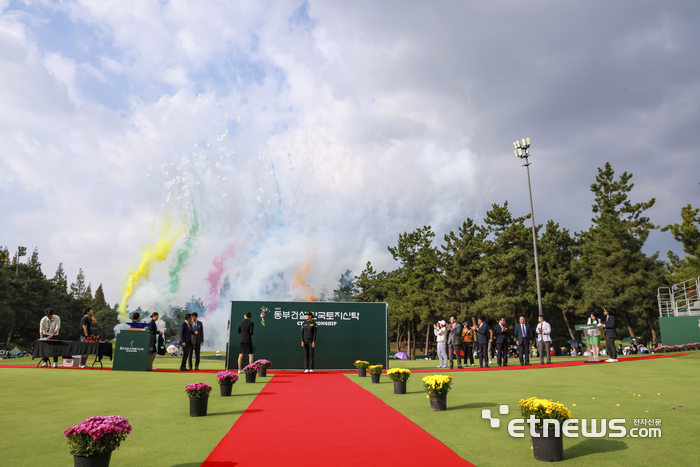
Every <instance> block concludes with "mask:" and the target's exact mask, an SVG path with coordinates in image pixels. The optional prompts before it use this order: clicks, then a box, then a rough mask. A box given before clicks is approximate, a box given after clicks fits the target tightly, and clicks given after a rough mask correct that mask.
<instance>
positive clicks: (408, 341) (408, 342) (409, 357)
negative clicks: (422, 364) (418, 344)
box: [406, 321, 413, 360]
mask: <svg viewBox="0 0 700 467" xmlns="http://www.w3.org/2000/svg"><path fill="white" fill-rule="evenodd" d="M406 346H407V347H408V348H407V349H406V350H407V351H406V353H407V354H408V359H409V360H413V359H412V358H411V322H410V321H409V322H408V329H407V331H406Z"/></svg>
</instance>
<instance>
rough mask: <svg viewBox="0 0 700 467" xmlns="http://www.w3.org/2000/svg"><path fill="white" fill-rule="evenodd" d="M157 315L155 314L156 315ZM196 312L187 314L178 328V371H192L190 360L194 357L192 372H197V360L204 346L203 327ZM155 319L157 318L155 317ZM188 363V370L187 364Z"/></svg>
mask: <svg viewBox="0 0 700 467" xmlns="http://www.w3.org/2000/svg"><path fill="white" fill-rule="evenodd" d="M156 315H157V313H156ZM198 318H199V315H198V314H197V312H194V313H187V314H186V315H185V321H184V322H182V323H181V324H180V327H179V328H178V336H179V339H180V348H181V350H182V362H181V363H180V371H191V370H192V358H193V357H194V370H195V371H198V370H199V360H200V357H201V353H202V346H203V345H204V325H203V324H202V322H201V321H199V320H198ZM156 319H157V317H156ZM188 363H189V368H187V366H186V365H187V364H188Z"/></svg>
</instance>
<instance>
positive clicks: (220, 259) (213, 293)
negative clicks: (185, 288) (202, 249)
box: [207, 243, 236, 312]
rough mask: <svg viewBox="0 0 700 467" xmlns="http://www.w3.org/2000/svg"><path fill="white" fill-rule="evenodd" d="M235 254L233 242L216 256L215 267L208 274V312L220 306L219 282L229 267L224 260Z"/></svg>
mask: <svg viewBox="0 0 700 467" xmlns="http://www.w3.org/2000/svg"><path fill="white" fill-rule="evenodd" d="M234 256H236V247H235V246H234V245H233V243H231V244H229V246H228V248H226V250H225V251H224V252H223V253H221V254H220V255H219V256H217V257H216V258H214V269H212V270H211V271H209V274H207V282H208V283H209V291H208V292H207V302H208V303H209V305H208V306H207V312H210V311H214V310H216V308H217V307H218V306H219V282H221V276H223V275H224V273H225V272H226V269H227V268H226V265H225V264H224V262H225V261H226V260H227V259H230V258H233V257H234Z"/></svg>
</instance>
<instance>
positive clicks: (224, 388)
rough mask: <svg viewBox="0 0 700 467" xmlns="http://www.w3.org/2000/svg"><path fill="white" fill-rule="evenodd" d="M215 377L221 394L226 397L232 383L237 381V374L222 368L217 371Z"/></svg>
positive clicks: (228, 394)
mask: <svg viewBox="0 0 700 467" xmlns="http://www.w3.org/2000/svg"><path fill="white" fill-rule="evenodd" d="M216 379H218V380H219V390H220V391H221V395H222V396H224V397H226V396H230V395H231V390H232V389H233V383H235V382H236V381H238V375H237V374H236V373H234V372H233V371H229V370H224V371H220V372H219V373H217V375H216Z"/></svg>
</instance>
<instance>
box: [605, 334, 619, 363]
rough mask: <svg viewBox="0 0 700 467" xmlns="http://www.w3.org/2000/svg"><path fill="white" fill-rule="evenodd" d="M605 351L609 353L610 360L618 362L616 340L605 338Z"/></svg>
mask: <svg viewBox="0 0 700 467" xmlns="http://www.w3.org/2000/svg"><path fill="white" fill-rule="evenodd" d="M605 349H606V350H607V352H608V358H612V359H613V360H617V348H616V347H615V338H614V337H608V336H605Z"/></svg>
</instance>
